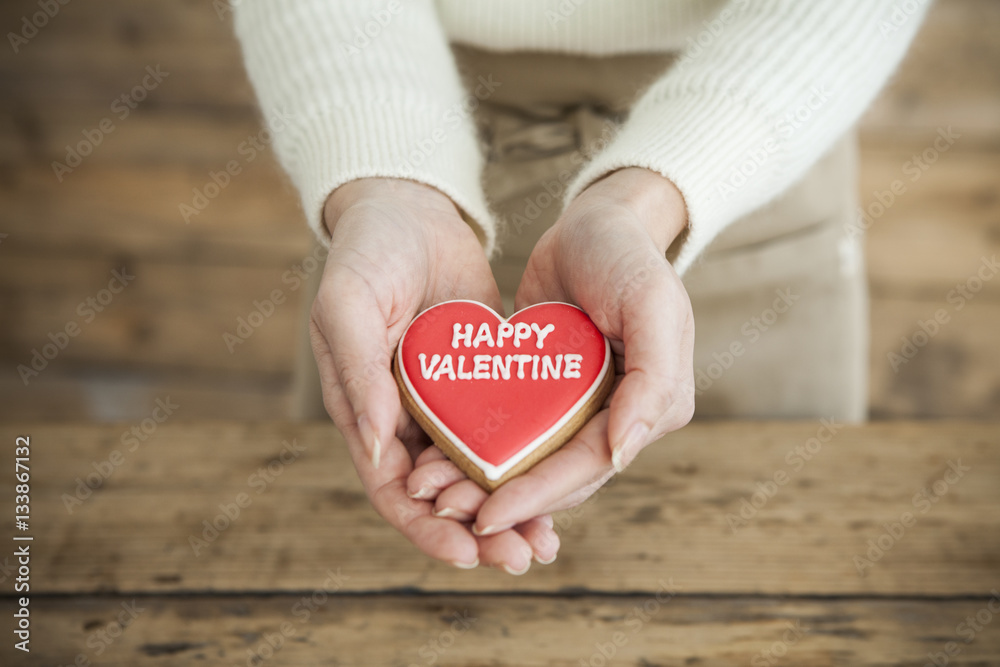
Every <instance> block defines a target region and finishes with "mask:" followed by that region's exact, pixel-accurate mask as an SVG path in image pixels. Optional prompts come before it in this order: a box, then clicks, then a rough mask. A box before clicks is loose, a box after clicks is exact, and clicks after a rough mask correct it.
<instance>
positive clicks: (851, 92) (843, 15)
mask: <svg viewBox="0 0 1000 667" xmlns="http://www.w3.org/2000/svg"><path fill="white" fill-rule="evenodd" d="M927 4H929V3H928V2H926V1H921V0H913V1H912V2H900V1H899V0H807V1H803V0H732V1H731V2H729V3H728V4H727V5H726V6H725V8H724V9H723V11H722V13H720V14H718V15H717V16H716V18H715V21H714V22H712V21H710V22H709V23H708V24H707V25H706V27H705V30H704V31H703V32H702V33H700V34H699V35H698V41H694V40H692V41H689V46H688V48H687V49H686V50H685V51H684V52H683V53H682V54H681V57H680V59H679V61H678V62H677V63H676V64H675V65H674V66H673V67H672V68H671V69H670V70H669V71H668V72H667V73H666V74H665V75H664V76H663V77H662V78H661V79H660V80H659V81H657V82H655V83H654V84H653V85H652V86H651V87H650V88H649V89H648V90H647V91H646V92H645V93H644V94H643V96H642V97H641V98H640V99H639V100H638V102H637V103H636V105H635V106H634V107H633V110H632V112H631V114H630V116H629V119H628V120H627V121H626V123H625V124H624V126H623V127H622V129H621V132H620V133H619V134H618V135H617V137H616V138H615V139H614V140H613V141H612V142H611V143H610V144H609V146H608V147H607V149H605V151H603V152H602V153H601V154H599V155H598V156H596V157H595V159H594V160H592V161H591V162H590V163H589V164H588V165H586V166H585V167H584V169H583V170H582V172H581V173H580V175H579V176H578V178H577V179H575V181H574V182H573V183H571V185H570V187H569V189H568V193H567V201H569V200H570V199H572V198H573V197H574V196H576V195H577V194H579V192H580V191H581V190H582V189H584V188H585V187H586V186H587V185H588V184H590V183H591V182H593V181H594V180H596V179H598V178H600V177H601V176H603V175H605V174H607V173H609V172H611V171H613V170H615V169H619V168H622V167H645V168H647V169H651V170H653V171H656V172H658V173H660V174H662V175H664V176H666V177H667V178H669V179H670V180H671V181H673V182H674V183H675V184H676V185H677V187H678V189H679V190H680V191H681V193H682V194H683V195H684V198H685V201H686V204H687V209H688V220H689V228H690V229H689V232H688V235H687V238H686V239H685V241H684V245H683V246H682V247H681V249H680V254H679V255H678V257H677V259H676V260H675V267H676V268H677V270H678V271H679V272H683V271H685V270H686V269H687V268H689V267H690V265H691V263H692V262H693V261H694V260H695V259H696V258H697V257H698V255H699V254H700V253H701V252H702V251H703V250H704V249H705V247H706V246H707V245H708V244H709V242H711V241H712V239H713V238H715V237H716V235H718V234H719V232H720V231H722V230H723V229H724V228H725V227H726V225H728V224H729V223H731V222H732V221H734V220H736V219H737V218H739V217H741V216H743V215H745V214H747V213H749V212H751V211H752V210H754V209H756V208H758V207H760V206H761V205H763V204H765V203H766V202H767V201H768V200H770V199H772V198H774V197H775V196H777V195H778V194H780V193H781V192H782V191H783V190H784V189H786V188H787V187H788V186H790V185H792V184H793V183H794V182H795V181H796V180H797V179H798V178H800V177H801V176H802V175H803V174H804V172H805V171H806V170H807V169H808V168H809V166H810V165H812V164H813V163H814V162H815V161H816V160H817V159H818V158H819V157H821V156H822V154H823V153H824V152H825V151H826V150H827V149H828V148H829V147H830V146H831V145H832V144H833V142H834V141H835V140H836V139H837V138H838V137H839V136H840V135H842V134H843V133H844V132H845V131H846V130H847V129H848V128H849V127H850V126H851V125H852V124H853V123H854V122H855V121H857V119H858V118H859V117H860V115H861V113H862V112H863V111H864V109H865V107H867V106H868V104H869V103H870V102H871V101H872V99H873V98H874V97H875V95H876V93H877V92H878V90H879V89H880V88H881V87H882V85H883V84H884V83H885V81H886V80H887V79H888V77H889V76H890V74H891V73H892V72H893V70H894V69H895V68H896V66H897V64H898V63H899V62H900V60H901V59H902V57H903V54H904V53H905V51H906V48H907V46H908V44H909V42H910V40H911V39H912V37H913V35H914V34H915V33H916V31H917V28H918V27H919V24H920V22H921V20H922V18H923V15H924V12H925V10H926V6H927ZM907 10H909V13H908V12H907Z"/></svg>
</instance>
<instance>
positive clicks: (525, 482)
mask: <svg viewBox="0 0 1000 667" xmlns="http://www.w3.org/2000/svg"><path fill="white" fill-rule="evenodd" d="M607 425H608V411H607V410H602V411H601V412H599V413H597V415H595V416H594V418H593V419H591V420H590V421H589V422H587V424H586V425H585V426H584V427H583V428H582V429H581V430H580V432H579V433H577V434H576V435H575V436H574V437H573V439H572V440H570V441H569V442H568V443H566V444H565V445H563V447H562V448H561V449H559V450H558V451H557V452H555V453H554V454H552V455H551V456H549V457H548V458H546V459H543V460H542V461H541V462H540V463H538V464H537V465H536V466H535V467H533V468H531V469H530V470H528V472H526V473H524V474H523V475H521V476H520V477H515V478H514V479H512V480H510V481H509V482H507V483H506V484H504V485H503V486H501V487H500V488H499V489H497V490H496V491H494V492H493V493H492V494H490V496H489V497H488V498H487V499H486V500H485V502H483V504H482V506H481V507H480V508H479V511H478V512H477V514H476V523H475V525H474V526H473V532H474V533H476V534H477V535H491V534H494V533H497V532H500V531H502V530H506V529H508V528H510V527H511V526H515V525H517V524H520V523H524V522H525V521H528V520H530V519H532V518H534V517H537V516H541V515H544V514H549V513H551V512H555V511H557V510H560V509H565V508H567V507H572V506H574V505H576V504H579V503H580V502H582V501H583V500H585V499H586V498H587V497H588V496H589V495H591V494H592V493H593V492H594V491H596V490H597V489H598V488H600V486H601V485H602V484H604V482H606V481H607V480H608V478H609V477H611V475H612V474H614V468H613V467H612V466H611V452H610V450H609V449H608V445H607ZM453 488H454V487H453ZM443 495H444V494H442V496H443ZM438 502H439V503H440V502H441V498H438Z"/></svg>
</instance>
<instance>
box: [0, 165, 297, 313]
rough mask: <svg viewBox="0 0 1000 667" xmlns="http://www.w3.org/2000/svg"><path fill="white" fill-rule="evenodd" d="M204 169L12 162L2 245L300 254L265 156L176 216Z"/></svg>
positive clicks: (190, 259) (288, 204) (211, 259)
mask: <svg viewBox="0 0 1000 667" xmlns="http://www.w3.org/2000/svg"><path fill="white" fill-rule="evenodd" d="M219 166H220V167H221V166H222V165H221V164H220V165H219ZM210 171H216V170H215V169H209V168H208V167H204V166H203V167H197V168H185V167H183V166H181V165H178V164H172V165H162V166H153V165H142V166H136V165H123V166H115V167H104V166H101V165H96V164H94V165H91V164H84V165H83V166H82V167H81V168H80V170H79V171H78V172H74V173H73V174H70V175H69V176H68V177H67V178H66V180H65V181H64V182H63V183H57V182H56V180H55V178H54V176H53V174H52V171H51V169H49V168H48V167H47V166H35V167H28V168H23V169H18V170H17V172H16V173H15V174H12V175H11V177H10V178H9V179H6V180H5V181H2V182H0V229H3V231H4V233H6V234H7V235H8V236H7V238H6V239H4V244H3V248H2V251H3V252H4V254H8V253H13V252H17V254H18V255H21V256H25V255H32V254H46V255H50V256H71V257H72V256H75V257H79V258H89V259H92V258H109V259H112V261H117V260H120V258H122V257H128V256H136V257H140V258H142V259H143V260H161V261H172V262H177V263H183V264H191V263H206V264H217V265H224V264H242V265H248V266H249V265H259V266H269V267H277V266H286V267H287V266H288V265H290V264H292V263H294V262H301V261H302V259H303V258H304V256H305V255H306V254H307V253H308V252H309V251H310V248H309V239H310V238H311V236H312V232H310V231H309V230H308V229H307V228H306V226H305V224H304V223H303V218H302V214H301V212H300V210H299V208H298V202H297V197H296V195H294V194H293V192H292V191H291V190H290V189H289V187H290V186H288V185H287V182H286V181H285V180H284V177H283V175H282V174H281V172H280V171H279V170H278V168H277V166H276V165H274V164H273V163H272V162H270V158H268V159H267V160H266V161H265V160H264V159H260V160H257V161H255V162H252V163H250V164H247V165H246V169H245V170H244V171H243V172H242V173H240V174H238V175H237V176H236V177H235V178H233V179H232V181H231V182H230V183H229V185H228V186H227V187H226V188H225V189H223V190H222V191H221V192H220V193H219V194H218V195H217V196H216V198H215V199H212V200H211V201H209V202H208V204H207V206H205V207H204V208H203V210H202V211H201V212H200V213H198V214H197V215H191V216H189V220H190V221H189V222H188V221H185V219H184V216H183V215H182V214H181V211H180V205H181V204H187V205H190V204H191V203H192V202H193V201H194V197H195V195H194V189H195V188H198V189H199V190H203V189H204V187H205V185H206V183H210V182H211V181H210V175H209V172H210ZM8 256H9V255H8ZM5 261H6V258H5ZM238 294H239V292H234V293H231V296H230V298H232V296H233V295H238ZM227 300H228V299H227Z"/></svg>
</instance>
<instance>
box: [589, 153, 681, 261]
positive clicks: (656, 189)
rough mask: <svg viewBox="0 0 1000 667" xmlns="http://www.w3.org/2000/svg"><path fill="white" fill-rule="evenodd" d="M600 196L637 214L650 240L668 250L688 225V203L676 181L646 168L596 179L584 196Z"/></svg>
mask: <svg viewBox="0 0 1000 667" xmlns="http://www.w3.org/2000/svg"><path fill="white" fill-rule="evenodd" d="M585 196H586V197H599V198H601V199H604V200H611V201H613V202H615V203H617V204H619V205H622V206H625V207H627V208H629V209H630V210H632V212H633V213H635V215H636V217H637V218H638V219H639V221H640V222H641V223H642V224H643V226H644V228H645V230H646V232H647V233H648V234H649V237H650V239H651V240H652V241H653V243H654V244H655V245H656V246H657V248H658V249H659V250H660V251H661V252H666V250H667V248H668V247H669V246H670V244H671V243H673V241H674V239H676V238H677V237H678V236H679V235H680V234H681V232H683V231H684V230H685V229H686V228H687V224H688V219H687V205H686V204H685V202H684V195H682V194H681V191H680V190H678V189H677V186H676V185H674V183H673V181H671V180H670V179H668V178H666V177H665V176H662V175H661V174H658V173H656V172H655V171H651V170H649V169H644V168H642V167H626V168H623V169H619V170H617V171H613V172H611V173H610V174H607V175H605V176H604V177H602V178H600V179H598V180H596V181H594V182H593V183H591V184H590V185H589V186H587V188H586V189H585V190H584V191H583V192H581V193H580V197H581V198H582V197H585Z"/></svg>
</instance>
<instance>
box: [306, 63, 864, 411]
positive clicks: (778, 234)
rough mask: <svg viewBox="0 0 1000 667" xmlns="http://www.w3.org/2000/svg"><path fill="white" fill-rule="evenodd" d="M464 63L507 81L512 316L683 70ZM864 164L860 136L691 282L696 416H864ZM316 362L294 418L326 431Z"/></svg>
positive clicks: (836, 150) (713, 255)
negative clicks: (587, 192)
mask: <svg viewBox="0 0 1000 667" xmlns="http://www.w3.org/2000/svg"><path fill="white" fill-rule="evenodd" d="M455 53H456V57H457V59H458V63H459V68H460V69H461V70H462V73H463V76H464V77H465V79H466V81H468V82H474V81H477V80H478V78H479V77H480V76H482V77H488V78H490V80H492V81H498V82H500V85H499V87H496V88H495V90H494V92H493V93H492V94H491V95H490V96H489V97H488V98H487V99H485V100H482V101H480V102H479V103H478V108H477V109H476V112H475V113H476V117H477V122H478V125H479V127H480V131H481V136H482V138H483V149H484V151H485V153H486V155H487V166H486V170H485V174H484V185H485V189H486V194H487V196H488V197H489V199H490V202H491V205H492V206H493V208H494V210H495V211H496V213H497V214H498V216H499V217H500V219H501V220H502V221H503V222H504V223H505V225H504V229H503V230H502V232H501V234H502V235H501V237H500V238H501V249H502V255H501V256H500V257H499V258H498V259H497V260H495V261H494V262H493V269H494V273H495V275H496V277H497V282H498V284H499V286H500V290H501V294H502V296H503V297H504V303H505V306H506V308H507V311H508V313H510V312H512V309H513V298H514V294H515V292H516V291H517V285H518V282H519V281H520V277H521V274H522V272H523V270H524V266H525V263H526V261H527V259H528V256H529V255H530V252H531V249H532V248H533V247H534V245H535V242H536V241H537V240H538V238H539V237H540V236H541V235H542V233H543V232H544V231H545V230H546V229H548V227H549V226H551V224H552V223H553V222H554V221H555V219H556V218H557V217H558V215H559V212H560V210H561V208H562V194H563V192H564V191H565V188H566V185H567V184H568V183H569V182H570V180H571V179H572V177H573V176H574V175H575V174H576V172H577V171H578V170H579V168H580V166H581V165H582V164H583V163H584V161H585V160H586V158H587V157H589V156H591V155H593V154H594V153H596V152H598V151H600V150H601V149H602V148H603V146H604V145H605V144H606V143H607V141H608V140H610V138H611V137H612V136H613V133H614V131H615V128H616V126H617V125H618V124H619V123H620V122H621V121H622V120H623V119H624V117H625V115H626V114H627V112H628V107H629V105H630V104H631V102H632V101H633V100H634V99H636V98H637V97H638V95H639V94H640V93H641V91H642V90H643V88H644V87H645V86H646V85H648V84H649V83H650V82H652V81H653V80H655V79H656V78H657V77H658V76H659V75H660V74H661V73H662V72H663V71H664V70H665V69H666V68H667V67H669V66H670V62H671V60H672V57H671V56H668V55H662V54H658V55H641V56H635V55H631V56H619V57H603V58H595V57H587V56H568V55H557V54H537V53H530V54H529V53H511V54H496V53H488V52H485V51H481V50H477V49H472V48H468V47H456V48H455ZM470 99H472V98H470ZM470 106H471V105H470ZM856 162H857V159H856V153H855V142H854V137H853V135H849V136H847V137H845V138H843V139H842V140H840V141H839V142H838V143H837V144H836V145H835V146H834V147H833V148H832V149H831V150H830V151H828V153H827V154H826V156H825V157H823V158H822V159H821V160H820V161H819V162H818V163H817V164H816V165H815V166H814V167H813V168H812V169H811V170H810V171H809V172H807V173H806V174H805V175H804V176H803V178H802V180H801V181H800V182H799V183H798V184H797V185H795V186H794V187H792V188H791V189H789V190H788V191H787V192H786V193H785V194H784V195H783V196H782V197H781V198H779V199H777V200H775V201H773V202H772V203H770V204H769V205H767V206H766V207H764V208H763V209H761V210H759V211H757V212H755V213H753V214H751V215H749V216H747V217H745V218H743V219H741V220H738V221H736V222H734V223H733V224H732V225H730V226H729V227H728V228H727V229H726V230H725V231H724V232H723V233H722V234H721V235H720V236H719V237H718V238H716V240H715V241H714V242H713V243H712V244H711V245H710V246H709V248H708V250H707V251H706V252H705V253H704V254H703V256H702V258H701V260H700V261H699V262H698V263H696V264H695V265H694V266H693V267H692V268H691V269H690V270H689V271H688V272H687V273H686V274H685V276H684V284H685V286H686V287H687V290H688V293H689V295H690V297H691V301H692V305H693V308H694V315H695V327H696V335H695V359H694V367H695V377H696V384H697V385H698V393H697V399H696V416H698V417H756V418H768V417H775V418H807V417H812V418H819V417H828V418H830V417H832V418H836V419H839V420H845V421H857V420H862V419H864V418H865V416H866V412H867V404H868V400H867V399H868V396H867V383H868V378H867V368H868V310H867V309H868V302H867V286H866V280H865V271H864V258H863V252H862V247H861V245H860V237H859V236H858V235H856V234H854V235H852V234H850V233H848V231H847V229H848V225H849V223H850V221H851V215H852V212H853V211H854V210H855V209H856V203H855V202H856V192H855V180H856V178H855V177H856ZM674 250H675V248H671V252H668V257H669V256H671V255H672V253H673V251H674ZM317 276H318V272H317ZM313 287H315V285H314V286H313ZM309 301H310V302H311V298H310V299H309ZM306 311H307V312H308V307H307V308H306ZM307 331H308V330H307V327H306V332H307ZM307 352H309V348H308V337H307V335H306V336H305V337H304V344H303V345H302V346H301V349H300V362H299V364H298V369H297V372H296V399H295V413H296V415H297V416H300V417H319V416H322V414H324V413H323V409H322V401H321V400H320V399H319V398H318V396H317V392H316V387H317V386H318V378H317V376H316V374H315V369H314V368H313V367H312V359H311V353H309V354H308V356H306V353H307Z"/></svg>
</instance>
